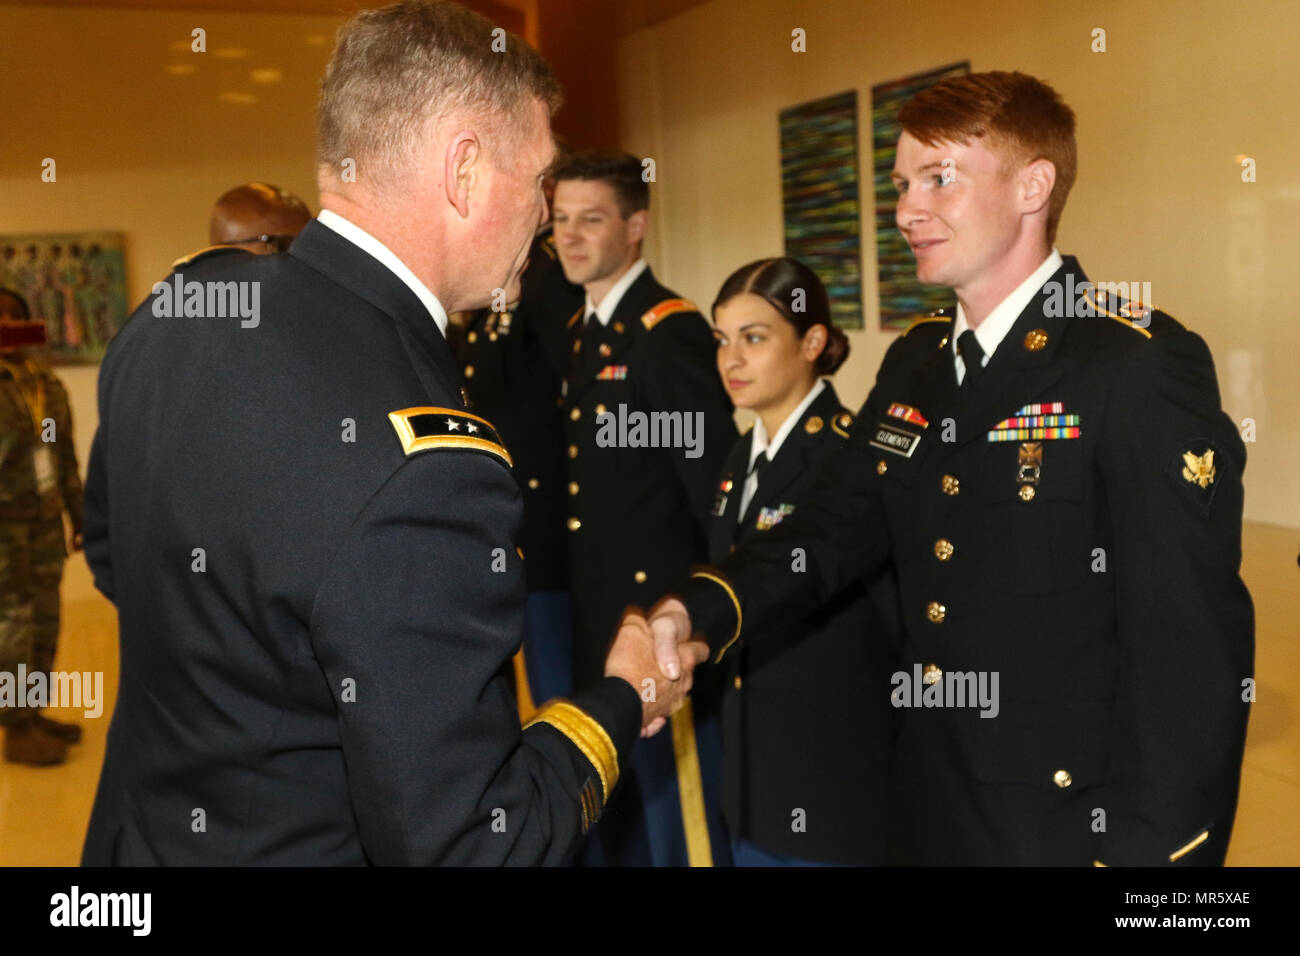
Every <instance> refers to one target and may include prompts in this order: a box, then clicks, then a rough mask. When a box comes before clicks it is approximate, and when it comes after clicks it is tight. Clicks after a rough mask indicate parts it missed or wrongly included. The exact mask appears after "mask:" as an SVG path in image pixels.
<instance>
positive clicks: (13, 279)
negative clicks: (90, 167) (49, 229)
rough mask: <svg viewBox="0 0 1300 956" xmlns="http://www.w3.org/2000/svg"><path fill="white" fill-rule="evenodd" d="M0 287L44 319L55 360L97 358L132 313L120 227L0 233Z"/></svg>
mask: <svg viewBox="0 0 1300 956" xmlns="http://www.w3.org/2000/svg"><path fill="white" fill-rule="evenodd" d="M0 287H4V288H8V289H13V290H14V291H15V292H17V293H19V294H20V295H21V296H22V297H23V298H24V299H26V300H27V306H28V308H29V309H30V310H31V313H32V318H33V319H43V320H44V321H45V334H46V341H47V343H48V345H47V348H46V354H47V355H48V356H49V358H50V360H51V361H52V362H54V363H56V364H62V365H70V364H78V363H89V362H98V361H99V360H100V359H101V358H103V357H104V350H105V349H106V348H107V347H108V342H109V340H110V339H111V338H112V337H113V336H114V335H115V334H116V333H117V330H118V329H120V328H121V327H122V323H123V322H125V321H126V318H127V316H128V315H130V310H129V309H128V308H127V297H126V295H127V293H126V263H125V258H124V239H123V236H122V233H120V232H68V233H42V234H33V235H13V236H9V235H0Z"/></svg>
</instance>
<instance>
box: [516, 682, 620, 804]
mask: <svg viewBox="0 0 1300 956" xmlns="http://www.w3.org/2000/svg"><path fill="white" fill-rule="evenodd" d="M539 723H542V724H550V725H551V726H552V727H554V728H555V729H556V730H558V731H559V732H560V733H562V734H563V735H564V736H565V737H567V738H568V739H569V741H570V742H571V743H572V744H573V745H574V746H575V747H576V748H577V749H578V750H579V751H580V752H581V753H582V755H583V757H585V758H586V759H587V762H588V763H589V764H591V766H592V769H593V770H594V771H595V772H596V776H597V777H599V778H600V786H601V791H602V793H601V800H600V803H601V805H602V806H603V804H604V803H605V801H607V800H608V799H609V795H610V794H611V793H613V791H614V787H615V786H617V785H618V777H619V768H620V767H621V766H622V765H623V763H624V761H625V759H626V758H627V755H628V754H629V752H630V751H631V749H632V747H633V745H634V744H635V743H636V741H637V738H638V737H639V736H640V733H641V698H640V697H639V696H638V695H637V692H636V689H635V688H633V687H632V685H631V684H629V683H628V682H627V681H625V680H622V679H621V678H618V677H606V678H604V679H603V680H601V681H600V682H599V683H598V684H596V685H595V686H593V687H592V688H591V689H590V690H587V691H584V692H583V693H582V694H580V695H578V696H577V697H575V698H574V700H573V701H567V700H554V701H550V702H549V703H547V704H546V705H545V706H544V707H542V709H541V710H539V711H538V712H537V714H536V716H534V717H533V719H532V720H530V721H529V722H528V723H527V724H526V725H525V728H524V729H525V730H526V729H527V728H528V727H531V726H533V725H534V724H539Z"/></svg>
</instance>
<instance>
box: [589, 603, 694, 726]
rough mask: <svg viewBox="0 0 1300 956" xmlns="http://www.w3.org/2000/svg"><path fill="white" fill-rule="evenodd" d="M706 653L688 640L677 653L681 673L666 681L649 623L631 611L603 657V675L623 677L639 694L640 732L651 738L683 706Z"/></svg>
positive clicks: (624, 617)
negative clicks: (604, 657) (698, 666)
mask: <svg viewBox="0 0 1300 956" xmlns="http://www.w3.org/2000/svg"><path fill="white" fill-rule="evenodd" d="M708 654H709V649H708V647H707V646H706V645H704V644H703V643H700V642H691V643H688V644H687V645H686V646H685V647H683V648H681V649H680V652H679V661H680V666H679V668H678V673H679V675H680V676H679V677H678V678H677V679H676V680H668V679H667V678H665V677H664V675H663V674H662V673H661V671H660V669H659V663H658V660H657V659H656V657H655V653H654V637H653V635H652V632H651V630H650V625H649V623H648V622H647V621H646V619H645V618H644V617H643V616H642V615H641V614H640V613H638V612H637V611H635V610H630V611H628V613H627V614H625V615H624V616H623V622H622V624H621V626H620V627H619V629H618V634H617V635H616V636H615V638H614V643H613V644H612V645H611V646H610V649H609V656H608V657H607V658H606V659H605V676H606V677H621V678H623V680H625V681H627V682H628V683H629V684H631V685H632V687H633V688H634V689H635V690H636V692H637V693H638V694H639V695H640V697H641V735H642V736H644V737H653V736H654V735H655V734H657V733H658V732H659V731H660V730H661V729H663V726H664V724H665V723H666V722H667V719H668V717H669V716H670V715H671V714H673V713H676V711H677V710H678V708H680V707H681V706H682V702H683V701H684V700H685V698H686V694H687V693H688V692H689V691H690V689H691V686H692V683H693V679H694V673H695V665H696V664H698V663H702V662H704V661H705V660H707V659H708Z"/></svg>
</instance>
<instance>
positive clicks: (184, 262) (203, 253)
mask: <svg viewBox="0 0 1300 956" xmlns="http://www.w3.org/2000/svg"><path fill="white" fill-rule="evenodd" d="M224 252H242V253H244V254H245V255H250V256H251V255H253V253H251V252H249V251H248V250H247V249H241V248H240V247H239V246H231V245H226V244H224V243H218V244H217V245H215V246H204V247H203V248H202V249H196V250H195V251H194V252H191V253H190V254H189V255H188V256H181V257H180V258H179V259H177V260H176V261H175V262H173V263H172V269H173V270H175V269H180V268H182V267H183V266H192V265H194V263H196V262H198V261H199V260H200V259H207V258H210V257H212V256H215V255H220V254H221V253H224Z"/></svg>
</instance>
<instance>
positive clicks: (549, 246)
mask: <svg viewBox="0 0 1300 956" xmlns="http://www.w3.org/2000/svg"><path fill="white" fill-rule="evenodd" d="M542 250H543V251H544V252H545V253H546V254H547V255H548V256H550V257H551V258H552V259H554V258H555V256H556V253H555V236H553V235H552V236H547V237H546V238H545V239H543V240H542Z"/></svg>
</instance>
